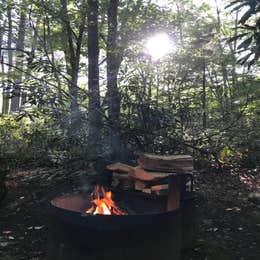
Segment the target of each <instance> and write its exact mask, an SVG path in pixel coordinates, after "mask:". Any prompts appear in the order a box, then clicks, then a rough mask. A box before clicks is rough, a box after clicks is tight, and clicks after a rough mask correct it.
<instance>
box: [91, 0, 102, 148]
mask: <svg viewBox="0 0 260 260" xmlns="http://www.w3.org/2000/svg"><path fill="white" fill-rule="evenodd" d="M98 4H99V3H98V0H88V90H89V104H88V120H89V129H88V130H89V132H88V134H89V138H88V140H89V145H90V147H91V149H92V152H93V153H96V152H97V150H98V148H99V147H98V144H99V143H100V137H101V135H100V127H101V110H100V91H99V66H98V58H99V45H98Z"/></svg>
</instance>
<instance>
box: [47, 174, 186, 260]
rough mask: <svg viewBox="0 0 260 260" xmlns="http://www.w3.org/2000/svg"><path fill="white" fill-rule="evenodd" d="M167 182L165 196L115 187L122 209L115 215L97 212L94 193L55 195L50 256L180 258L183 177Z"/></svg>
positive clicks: (58, 259)
mask: <svg viewBox="0 0 260 260" xmlns="http://www.w3.org/2000/svg"><path fill="white" fill-rule="evenodd" d="M168 182H169V192H168V195H167V196H161V197H158V196H151V195H148V194H140V193H136V192H127V191H116V190H115V191H113V195H112V196H113V203H115V205H116V209H117V210H119V211H118V212H119V214H112V215H110V214H103V215H101V214H100V213H95V210H97V207H98V205H96V203H95V202H94V200H95V199H97V197H96V196H94V198H93V193H92V194H89V195H83V194H73V195H69V196H63V197H58V198H55V199H54V200H52V201H51V202H50V207H49V208H50V225H49V245H48V260H54V259H55V260H72V259H73V260H74V259H95V260H99V259H100V260H101V259H113V260H128V259H129V260H130V259H131V260H132V259H144V260H145V259H149V260H151V259H160V260H161V259H165V260H168V259H171V260H173V259H180V252H181V248H182V245H181V244H182V240H183V237H182V226H183V221H185V219H184V216H183V214H182V212H183V209H184V207H183V206H180V205H181V204H180V195H181V188H180V187H181V185H180V184H181V178H180V176H179V175H171V176H169V178H168ZM104 192H105V191H104ZM106 196H108V197H109V198H110V197H111V195H109V194H107V195H102V198H106ZM182 204H183V203H182ZM93 205H94V206H96V208H93ZM183 205H184V204H183Z"/></svg>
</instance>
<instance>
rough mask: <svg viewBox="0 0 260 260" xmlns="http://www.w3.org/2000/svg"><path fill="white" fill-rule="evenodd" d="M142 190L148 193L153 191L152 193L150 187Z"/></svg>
mask: <svg viewBox="0 0 260 260" xmlns="http://www.w3.org/2000/svg"><path fill="white" fill-rule="evenodd" d="M142 192H144V193H148V194H151V193H152V191H151V189H148V188H146V189H142Z"/></svg>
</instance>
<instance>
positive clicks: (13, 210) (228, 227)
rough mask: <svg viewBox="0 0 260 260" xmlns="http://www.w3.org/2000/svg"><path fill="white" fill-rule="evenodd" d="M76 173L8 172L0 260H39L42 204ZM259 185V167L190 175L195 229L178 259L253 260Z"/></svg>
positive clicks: (257, 248)
mask: <svg viewBox="0 0 260 260" xmlns="http://www.w3.org/2000/svg"><path fill="white" fill-rule="evenodd" d="M80 175H81V172H80V171H78V172H74V173H71V172H67V171H66V170H64V169H62V168H36V169H33V170H21V169H16V170H12V171H11V172H10V174H9V175H8V176H7V180H6V184H7V187H8V190H9V191H8V194H7V196H6V198H5V200H4V201H3V202H1V205H0V259H2V260H12V259H15V260H16V259H26V260H43V259H45V255H46V241H47V226H46V223H47V220H48V215H47V214H46V210H45V208H46V203H47V202H48V201H49V200H50V199H51V198H54V197H55V196H58V195H61V194H65V193H70V192H72V191H73V190H77V189H78V187H79V186H80V181H79V180H80ZM259 188H260V170H259V169H251V170H249V169H232V170H229V171H226V172H225V173H214V172H204V173H195V191H196V193H197V194H198V198H199V199H198V205H197V206H198V209H199V210H198V211H199V218H198V219H199V231H198V234H197V235H196V239H195V241H194V246H193V248H191V250H190V251H188V252H186V254H185V255H184V256H183V260H188V259H204V260H206V259H208V260H210V259H216V260H225V259H227V260H232V259H234V260H238V259H241V260H259V259H260V206H259V205H257V203H256V202H251V201H250V200H248V196H249V194H250V192H253V191H256V190H257V189H259Z"/></svg>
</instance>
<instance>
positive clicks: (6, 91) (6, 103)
mask: <svg viewBox="0 0 260 260" xmlns="http://www.w3.org/2000/svg"><path fill="white" fill-rule="evenodd" d="M7 20H8V35H7V48H8V64H9V65H10V66H9V67H8V72H7V75H8V78H9V77H11V73H12V67H11V66H13V51H12V50H11V48H12V41H13V23H12V10H11V8H10V6H8V8H7ZM10 89H11V84H10V83H8V85H7V87H6V89H4V93H3V108H2V111H3V113H4V114H8V113H9V106H10Z"/></svg>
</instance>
